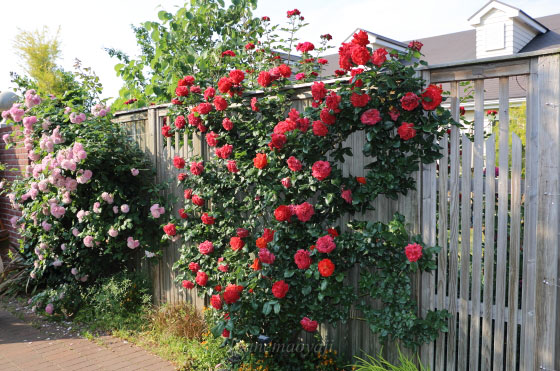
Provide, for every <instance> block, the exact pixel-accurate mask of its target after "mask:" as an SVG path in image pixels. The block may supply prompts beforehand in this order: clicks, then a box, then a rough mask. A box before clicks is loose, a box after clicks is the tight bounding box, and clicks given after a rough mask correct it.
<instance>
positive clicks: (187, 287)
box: [182, 280, 194, 290]
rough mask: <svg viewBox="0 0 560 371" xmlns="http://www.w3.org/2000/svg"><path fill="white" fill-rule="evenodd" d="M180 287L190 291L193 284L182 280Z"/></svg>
mask: <svg viewBox="0 0 560 371" xmlns="http://www.w3.org/2000/svg"><path fill="white" fill-rule="evenodd" d="M182 285H183V287H184V288H186V289H187V290H190V289H192V288H193V287H194V283H193V282H192V281H187V280H183V282H182Z"/></svg>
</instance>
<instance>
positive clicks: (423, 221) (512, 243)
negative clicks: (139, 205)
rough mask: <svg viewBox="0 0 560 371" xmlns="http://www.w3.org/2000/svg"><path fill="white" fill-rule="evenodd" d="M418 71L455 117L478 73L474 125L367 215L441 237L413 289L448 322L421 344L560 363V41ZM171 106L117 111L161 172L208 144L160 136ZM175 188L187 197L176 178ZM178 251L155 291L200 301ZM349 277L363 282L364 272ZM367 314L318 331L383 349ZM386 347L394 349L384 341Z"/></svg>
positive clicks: (452, 353)
mask: <svg viewBox="0 0 560 371" xmlns="http://www.w3.org/2000/svg"><path fill="white" fill-rule="evenodd" d="M419 73H421V74H422V76H423V78H424V79H425V80H426V81H428V82H431V83H442V82H445V83H447V84H449V86H450V95H449V99H448V102H447V103H449V109H450V111H451V113H452V115H453V117H454V118H455V120H457V121H459V118H460V116H459V107H460V103H461V99H462V97H461V89H460V83H461V82H463V81H473V83H474V110H475V112H474V133H473V134H474V136H467V135H466V134H465V133H464V132H461V130H460V129H458V128H456V127H453V128H451V130H450V133H449V134H448V135H446V136H445V137H444V138H443V139H442V140H441V142H440V143H439V144H440V146H441V147H442V158H441V159H440V160H439V161H438V162H437V163H433V164H427V165H422V167H421V169H419V171H418V173H417V174H416V179H417V190H416V191H413V192H410V193H409V194H408V195H407V196H406V197H405V196H401V197H399V199H398V200H396V201H392V200H389V199H386V198H384V197H380V198H379V199H378V200H377V201H376V205H375V206H376V207H375V211H370V212H368V213H367V214H365V215H362V216H361V217H362V218H364V219H369V220H380V221H385V222H386V221H388V220H389V219H390V217H391V216H392V215H393V213H394V212H396V211H398V212H400V213H402V214H404V215H405V217H406V220H407V221H409V223H410V225H409V229H410V231H411V232H412V233H417V234H421V235H422V236H423V239H424V241H425V242H426V243H428V244H438V245H439V246H441V248H442V250H441V252H440V254H439V255H438V257H437V270H436V271H435V273H432V274H426V273H425V274H422V276H419V277H416V279H415V282H414V296H415V297H416V298H417V301H418V304H419V311H420V313H421V314H425V313H426V311H427V310H430V309H434V308H437V309H446V310H448V311H449V312H450V314H451V317H450V319H449V323H448V327H449V331H448V332H447V333H442V334H440V336H439V338H438V339H437V340H436V341H435V342H434V343H431V344H427V345H425V346H423V347H422V348H421V350H420V355H421V360H422V362H423V363H424V364H426V365H428V366H429V367H430V369H432V370H458V371H462V370H496V371H497V370H499V371H501V370H526V371H531V370H539V369H540V370H560V310H559V307H558V297H559V289H560V281H559V274H558V262H559V250H560V244H559V243H560V241H559V211H560V210H559V205H560V197H559V189H558V188H559V181H560V179H559V178H560V169H559V168H558V167H559V163H560V108H559V105H560V50H556V51H549V52H547V53H546V54H538V53H526V54H521V55H518V56H516V57H509V58H506V57H499V58H493V59H488V60H482V61H469V62H465V63H454V64H452V65H446V66H435V67H428V68H425V69H423V70H422V71H419ZM519 75H523V76H526V78H527V84H528V89H527V96H526V102H527V111H526V138H525V143H526V144H525V147H523V145H522V140H521V138H520V137H519V136H518V135H516V134H515V133H512V132H510V128H509V103H510V100H509V96H508V92H509V79H510V77H512V76H519ZM488 79H498V84H499V118H500V120H499V130H498V132H497V133H495V134H493V135H491V136H489V137H487V138H486V139H485V134H486V133H485V132H484V110H485V107H484V105H485V99H484V82H485V80H488ZM296 89H297V90H298V93H299V95H298V99H297V100H296V101H294V106H295V107H296V108H298V109H301V108H302V107H304V106H306V105H308V104H309V103H310V101H309V92H308V90H309V86H308V85H307V86H306V85H304V86H300V87H297V88H296ZM166 114H167V109H166V107H165V106H155V107H150V108H147V109H143V110H136V111H132V112H121V113H117V114H116V120H117V121H118V122H121V123H122V124H123V125H125V126H126V127H127V128H128V131H129V133H130V135H131V137H133V138H134V139H135V140H136V141H137V142H138V143H139V145H140V146H141V148H142V149H143V150H145V151H146V153H148V154H149V156H150V158H151V159H152V161H153V163H154V165H155V167H156V169H157V177H158V180H167V179H169V178H172V177H175V176H176V175H177V170H176V169H174V168H173V166H172V165H171V164H172V159H173V157H174V156H175V154H178V155H181V156H184V157H186V158H189V157H190V156H193V155H199V156H202V157H203V158H207V156H208V154H209V153H210V152H209V149H208V148H207V146H206V144H205V142H204V140H203V138H201V137H199V136H195V137H193V138H185V139H192V142H193V143H194V146H193V149H192V151H191V150H187V149H186V148H183V147H179V146H178V145H176V146H175V147H173V146H171V141H170V139H169V138H168V139H167V143H166V144H167V146H164V140H165V139H164V138H163V137H162V135H161V125H162V121H163V117H164V116H165V115H166ZM495 135H497V136H498V145H496V138H495ZM470 138H472V140H471V139H470ZM176 139H177V138H176ZM510 139H511V144H510ZM178 142H179V141H178V140H175V143H178ZM185 142H186V140H185ZM363 143H364V137H363V135H362V134H360V133H355V134H354V135H352V136H350V137H349V138H348V140H347V142H346V145H348V146H350V147H352V148H355V149H360V148H361V147H362V146H363ZM353 152H354V154H355V155H354V156H353V158H352V161H347V162H346V163H345V167H344V169H343V171H344V173H345V174H346V175H347V174H352V175H355V176H360V175H363V172H364V170H363V169H364V164H367V162H368V161H371V159H368V158H365V157H363V155H362V154H361V153H362V151H360V150H355V151H353ZM498 154H499V164H498V167H499V169H500V170H499V171H500V173H499V175H498V176H496V174H495V173H494V168H495V166H496V158H497V155H498ZM485 169H488V171H485ZM523 175H524V176H525V179H523ZM170 192H171V193H173V194H177V195H179V196H181V195H180V192H181V190H180V189H177V188H175V187H173V188H172V189H171V190H170ZM179 199H182V197H179ZM177 207H180V206H179V205H175V208H177ZM346 221H347V220H342V221H341V223H342V224H344V223H345V222H346ZM178 254H179V250H178V246H177V245H175V244H171V245H170V246H169V247H167V248H165V250H164V254H163V259H162V261H161V262H160V263H159V265H158V266H157V267H156V268H155V269H154V271H153V277H154V282H155V298H156V301H157V302H171V303H174V302H179V301H184V300H187V301H190V302H192V303H194V305H195V306H197V307H199V308H200V307H202V306H203V305H204V304H205V303H204V300H203V299H201V298H199V297H197V296H196V292H193V293H191V294H185V292H184V290H182V289H180V288H179V287H178V285H177V283H175V282H174V278H175V276H176V272H173V269H172V266H173V263H174V262H175V261H176V259H177V258H178ZM348 280H349V282H352V283H354V284H357V281H356V280H357V272H352V273H351V274H350V275H349V277H348ZM372 305H377V304H376V303H372ZM359 317H360V315H359V313H358V312H356V311H354V310H352V312H351V318H350V319H349V321H348V323H347V324H345V325H342V324H339V325H338V326H334V327H333V326H322V328H321V332H322V334H323V335H325V336H327V337H328V338H329V339H331V340H332V341H333V344H334V346H335V347H336V348H337V349H338V350H339V351H341V352H345V353H346V354H356V355H358V354H362V352H365V353H369V354H373V353H376V352H378V351H379V349H380V347H381V345H382V344H380V342H379V341H378V340H377V338H376V337H375V336H374V335H373V334H371V332H370V331H369V328H368V326H367V324H366V323H365V322H363V321H361V320H359ZM385 353H386V355H388V356H389V357H392V356H393V355H392V354H390V353H391V352H390V351H389V350H387V348H386V349H385Z"/></svg>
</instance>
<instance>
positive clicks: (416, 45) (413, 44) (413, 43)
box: [408, 41, 424, 51]
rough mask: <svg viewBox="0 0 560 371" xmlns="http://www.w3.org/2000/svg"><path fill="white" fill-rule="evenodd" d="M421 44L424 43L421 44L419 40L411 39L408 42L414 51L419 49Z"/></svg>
mask: <svg viewBox="0 0 560 371" xmlns="http://www.w3.org/2000/svg"><path fill="white" fill-rule="evenodd" d="M423 46H424V44H422V43H421V42H420V41H411V42H410V43H408V47H409V48H410V49H412V50H416V51H420V49H422V47H423Z"/></svg>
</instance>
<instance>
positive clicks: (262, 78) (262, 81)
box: [257, 71, 272, 88]
mask: <svg viewBox="0 0 560 371" xmlns="http://www.w3.org/2000/svg"><path fill="white" fill-rule="evenodd" d="M257 82H258V83H259V85H260V86H262V87H263V88H266V87H267V86H269V85H270V83H271V82H272V76H270V72H268V71H261V73H259V77H258V78H257Z"/></svg>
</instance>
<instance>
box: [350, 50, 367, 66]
mask: <svg viewBox="0 0 560 371" xmlns="http://www.w3.org/2000/svg"><path fill="white" fill-rule="evenodd" d="M370 58H371V54H370V53H369V50H367V48H366V47H365V46H361V45H354V46H353V47H352V62H354V63H355V64H357V65H365V64H366V63H367V62H369V60H370Z"/></svg>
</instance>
